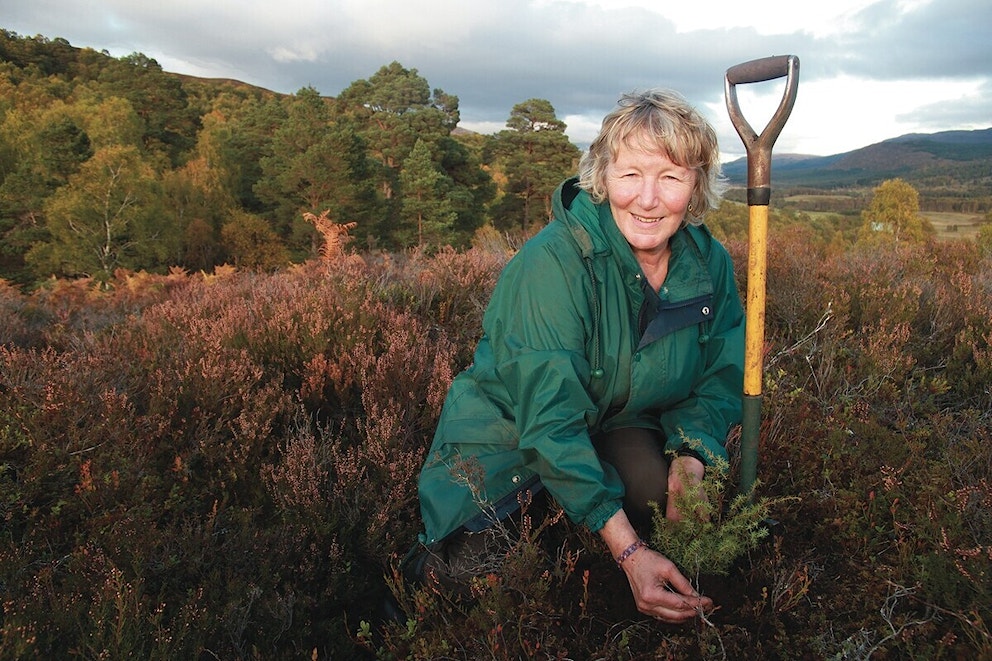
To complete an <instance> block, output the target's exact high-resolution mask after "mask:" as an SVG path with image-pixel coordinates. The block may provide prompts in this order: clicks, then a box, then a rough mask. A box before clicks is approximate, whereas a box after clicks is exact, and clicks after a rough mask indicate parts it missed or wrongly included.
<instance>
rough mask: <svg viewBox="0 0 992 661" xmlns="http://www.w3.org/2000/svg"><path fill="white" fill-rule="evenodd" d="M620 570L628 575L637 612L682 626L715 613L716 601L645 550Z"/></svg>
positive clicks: (665, 559)
mask: <svg viewBox="0 0 992 661" xmlns="http://www.w3.org/2000/svg"><path fill="white" fill-rule="evenodd" d="M620 568H621V569H623V570H624V573H626V574H627V580H628V581H629V582H630V589H631V591H632V592H633V593H634V604H635V605H636V606H637V610H639V611H640V612H642V613H644V614H645V615H649V616H651V617H653V618H655V619H656V620H661V621H662V622H668V623H669V624H681V623H683V622H686V621H688V620H691V619H694V618H695V617H696V616H698V615H700V614H702V613H704V612H706V611H709V610H712V608H713V601H712V600H711V599H710V598H709V597H704V596H702V595H700V594H699V593H698V592H696V591H695V590H694V589H693V587H692V584H691V583H690V582H689V580H688V579H687V578H686V577H685V576H683V575H682V574H681V573H680V572H679V570H678V569H677V568H676V567H675V563H673V562H672V561H671V560H669V559H668V558H666V557H665V556H663V555H662V554H660V553H658V552H657V551H653V550H651V549H650V548H646V547H645V548H642V549H640V550H638V551H637V552H635V553H634V554H633V555H631V556H630V557H628V558H627V559H626V560H625V561H624V562H623V564H622V565H620Z"/></svg>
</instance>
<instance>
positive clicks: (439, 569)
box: [403, 427, 668, 594]
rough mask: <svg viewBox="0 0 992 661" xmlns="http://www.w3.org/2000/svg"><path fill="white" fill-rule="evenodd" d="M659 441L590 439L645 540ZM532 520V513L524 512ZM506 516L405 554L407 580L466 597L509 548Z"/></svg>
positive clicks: (658, 480) (655, 490)
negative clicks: (620, 487)
mask: <svg viewBox="0 0 992 661" xmlns="http://www.w3.org/2000/svg"><path fill="white" fill-rule="evenodd" d="M664 440H665V439H664V436H663V435H662V434H661V432H657V431H654V430H651V429H640V428H635V427H627V428H623V429H617V430H614V431H612V432H609V433H604V434H599V435H597V436H596V437H594V438H593V447H594V448H595V449H596V453H597V454H598V455H599V459H600V461H601V462H605V463H608V464H609V465H611V466H612V467H613V468H614V469H616V471H617V473H618V474H619V476H620V479H621V481H622V482H623V484H624V489H625V495H624V499H623V508H624V511H625V512H626V514H627V518H629V519H630V522H631V524H632V525H633V526H634V528H635V529H636V530H637V531H638V532H639V533H640V534H641V535H642V536H648V535H650V529H651V518H652V516H653V513H654V512H653V510H652V509H651V506H650V505H649V503H651V502H655V503H657V504H658V506H659V507H660V508H661V510H662V511H663V512H664V508H665V499H666V495H667V491H668V461H667V459H666V458H665V454H664ZM545 497H546V496H545V492H543V491H542V492H541V493H539V494H537V495H536V496H535V498H534V503H533V505H534V506H536V507H537V508H538V509H539V510H541V511H543V505H544V503H545V501H544V499H545ZM528 514H530V515H531V516H532V517H533V516H534V511H533V510H531V511H529V512H528ZM518 516H519V512H517V513H514V514H511V515H510V516H509V517H507V519H508V520H504V521H502V522H500V523H499V524H497V525H494V526H492V527H491V528H487V529H486V530H482V531H479V532H469V531H467V530H461V531H458V532H455V533H453V534H452V535H450V536H449V537H447V538H446V539H444V540H442V541H441V542H439V543H437V544H433V545H431V546H430V547H429V548H426V549H425V548H423V547H421V548H420V549H419V550H415V551H413V552H411V554H410V555H409V556H408V557H407V559H406V560H405V561H404V570H403V571H404V575H405V576H406V578H407V580H409V581H412V582H415V583H420V584H424V583H426V582H432V583H433V582H436V583H438V584H440V586H441V587H443V588H445V589H447V590H449V591H452V592H461V593H463V594H467V586H468V583H469V581H470V580H471V578H472V577H473V576H481V575H484V574H486V573H489V572H492V571H496V570H498V567H499V564H500V558H502V557H505V554H506V553H507V552H508V551H509V549H510V548H511V546H512V544H513V534H514V532H515V530H516V523H517V521H516V519H517V518H518Z"/></svg>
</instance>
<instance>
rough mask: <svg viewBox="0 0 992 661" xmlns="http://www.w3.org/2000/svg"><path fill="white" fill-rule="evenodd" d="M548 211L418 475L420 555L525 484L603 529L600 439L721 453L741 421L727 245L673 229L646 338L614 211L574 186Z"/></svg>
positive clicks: (497, 295) (607, 481)
mask: <svg viewBox="0 0 992 661" xmlns="http://www.w3.org/2000/svg"><path fill="white" fill-rule="evenodd" d="M553 204H554V220H553V221H552V222H551V223H550V224H548V226H547V227H546V228H544V229H543V230H542V231H541V232H540V233H539V234H538V235H537V236H535V237H534V238H532V239H531V240H530V241H528V242H527V243H526V244H525V245H524V246H523V247H522V248H521V250H520V251H519V252H518V253H517V254H516V255H515V256H514V257H513V259H511V260H510V262H509V263H508V264H507V265H506V267H505V269H504V270H503V273H502V274H501V275H500V278H499V280H498V282H497V284H496V287H495V289H494V291H493V294H492V298H491V300H490V302H489V306H488V308H487V309H486V313H485V316H484V319H483V337H482V339H481V340H480V342H479V345H478V348H477V349H476V352H475V357H474V362H473V364H472V365H471V366H470V367H469V368H468V369H467V370H465V371H464V372H462V373H461V374H459V375H458V376H457V377H456V378H455V380H454V381H453V383H452V385H451V389H450V390H449V392H448V395H447V399H446V400H445V403H444V407H443V409H442V412H441V418H440V422H439V424H438V428H437V431H436V433H435V436H434V442H433V444H432V446H431V449H430V452H429V453H428V455H427V458H426V461H425V463H424V467H423V469H422V470H421V473H420V482H419V492H420V503H421V514H422V516H423V521H424V525H425V534H424V535H422V536H421V541H422V542H424V543H426V544H430V543H433V542H437V541H439V540H442V539H444V538H445V537H447V536H448V535H450V534H451V533H452V532H455V531H457V530H459V529H462V528H463V527H464V528H467V529H469V530H480V529H482V528H484V527H486V526H487V525H488V524H489V523H490V522H491V521H492V519H493V518H494V517H500V516H502V515H503V514H505V513H507V512H509V511H512V510H513V509H516V507H517V504H516V502H517V494H518V493H519V492H520V491H522V490H524V489H527V488H530V489H531V490H532V491H536V490H537V489H540V488H546V489H547V490H548V492H549V493H550V494H551V495H552V496H553V497H554V498H555V500H557V501H558V503H559V504H561V506H562V507H563V508H564V509H565V512H566V513H567V514H568V516H569V517H570V518H571V519H572V520H573V521H575V522H577V523H581V524H584V525H586V526H587V527H588V528H589V529H590V530H592V531H597V530H599V529H600V528H601V527H602V526H603V524H605V523H606V521H607V520H608V519H609V518H610V517H611V516H613V515H614V514H615V513H616V512H617V511H618V510H619V509H620V508H621V506H622V499H623V494H624V486H623V484H622V482H621V481H620V478H619V476H618V475H617V474H616V471H615V470H613V468H612V467H611V466H609V465H608V464H606V465H604V464H603V463H601V462H600V461H599V459H598V457H597V455H596V451H595V450H594V449H593V445H592V441H591V438H592V437H593V436H594V435H596V434H597V433H599V432H605V431H610V430H613V429H617V428H620V427H646V428H651V429H657V430H661V431H662V432H663V433H664V435H665V438H666V439H667V445H666V449H667V450H671V451H677V450H678V449H679V448H680V447H681V446H683V444H684V443H685V442H686V440H687V439H694V441H695V442H698V443H701V445H702V448H704V449H702V450H701V451H700V453H701V454H702V455H703V456H704V457H705V456H706V455H707V454H708V453H712V454H713V455H715V456H718V457H724V458H725V457H726V450H725V449H724V443H725V440H726V437H727V433H728V431H729V430H730V428H731V427H732V426H733V425H734V424H736V423H738V422H739V421H740V417H741V387H742V380H743V368H742V364H743V357H744V356H743V353H744V317H743V311H742V306H741V302H740V297H739V295H738V293H737V288H736V285H735V282H734V273H733V265H732V263H731V260H730V256H729V255H728V253H727V251H726V249H725V248H724V247H723V246H722V245H720V243H719V242H717V241H716V240H715V239H714V238H713V237H712V236H711V235H710V233H709V232H708V230H706V229H705V228H702V227H693V226H689V227H685V228H683V229H681V230H679V231H678V232H677V233H676V234H675V235H674V236H673V237H672V239H671V249H672V255H671V258H670V261H669V267H668V276H667V278H666V280H665V283H664V286H663V287H662V288H661V290H660V291H659V292H658V296H657V297H656V299H655V301H654V309H657V308H659V307H660V312H658V314H657V315H656V316H655V315H651V319H653V321H651V323H650V324H649V325H648V326H647V330H646V331H645V332H644V333H642V332H641V330H640V329H641V328H643V327H644V321H643V320H642V317H641V314H642V307H644V306H645V305H647V302H646V301H650V300H651V298H652V297H650V296H648V295H646V292H645V290H644V284H643V283H644V282H645V278H644V275H643V273H642V271H641V268H640V266H639V265H638V262H637V260H636V259H635V257H634V254H633V252H632V251H631V249H630V247H629V246H628V244H627V242H626V240H625V239H624V237H623V235H622V234H621V233H620V230H619V229H618V228H617V225H616V223H615V222H614V220H613V216H612V214H611V212H610V207H609V204H608V203H604V204H598V205H597V204H594V203H593V202H592V200H591V199H590V197H589V196H588V194H587V193H586V192H585V191H581V190H580V189H579V188H578V187H577V185H576V181H575V180H574V179H570V180H568V181H566V182H565V183H563V184H562V185H561V186H560V187H559V188H558V190H557V191H556V192H555V195H554V203H553ZM659 299H660V300H659ZM659 303H660V305H659ZM694 444H695V443H694V442H693V441H690V445H694Z"/></svg>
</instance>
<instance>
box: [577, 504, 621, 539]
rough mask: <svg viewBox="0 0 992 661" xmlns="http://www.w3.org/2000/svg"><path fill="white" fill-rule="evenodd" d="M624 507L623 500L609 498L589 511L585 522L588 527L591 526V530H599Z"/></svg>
mask: <svg viewBox="0 0 992 661" xmlns="http://www.w3.org/2000/svg"><path fill="white" fill-rule="evenodd" d="M622 508H623V503H622V501H619V500H608V501H606V502H605V503H603V504H602V505H600V506H598V507H597V508H596V509H594V510H593V511H591V512H589V515H588V516H586V518H585V521H583V523H584V524H585V525H586V527H587V528H589V531H590V532H599V530H600V529H601V528H602V527H603V526H605V525H606V522H607V521H609V520H610V519H611V518H613V515H614V514H616V513H617V512H619V511H620V510H621V509H622Z"/></svg>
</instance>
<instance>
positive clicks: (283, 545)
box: [0, 226, 992, 659]
mask: <svg viewBox="0 0 992 661" xmlns="http://www.w3.org/2000/svg"><path fill="white" fill-rule="evenodd" d="M727 245H728V247H729V248H730V249H731V252H732V254H733V256H734V258H735V261H736V263H737V264H738V268H739V270H740V272H739V274H738V278H739V284H740V285H741V286H742V288H743V280H744V272H743V265H744V264H745V263H746V259H745V256H746V244H745V243H744V242H742V241H740V240H737V239H733V238H730V239H728V240H727ZM508 256H509V253H508V252H507V251H506V250H505V249H504V248H500V247H499V245H498V242H494V244H493V245H492V246H482V245H478V246H477V247H475V248H472V249H468V250H464V251H454V250H442V251H438V252H434V253H428V252H424V251H416V250H415V251H408V252H398V253H391V254H387V253H380V252H367V253H362V254H358V253H352V254H327V255H325V256H324V258H322V259H320V260H311V261H308V262H306V263H304V264H300V265H297V266H293V267H291V268H288V269H284V270H281V271H278V272H274V273H260V272H255V271H251V270H245V269H234V268H228V267H222V268H217V269H216V270H215V271H214V272H213V273H209V274H206V273H203V272H187V271H183V270H180V269H173V270H172V271H171V272H169V273H167V274H158V275H152V274H147V273H144V272H127V271H117V272H116V273H115V274H114V277H113V278H111V279H110V280H108V281H106V282H100V283H96V282H90V281H87V280H76V281H66V280H52V281H49V282H47V283H45V285H44V286H41V287H39V288H37V289H34V290H33V291H31V292H29V293H25V292H23V291H22V290H20V289H16V288H14V287H12V286H8V285H0V518H2V524H0V525H2V528H0V533H2V534H0V595H2V620H0V632H2V638H0V657H2V658H4V659H15V658H33V657H45V658H75V657H81V658H115V659H116V658H149V659H191V658H200V659H283V658H285V659H296V658H308V659H309V658H322V659H323V658H335V659H338V658H386V659H388V658H408V659H438V658H450V659H476V658H487V659H519V658H576V659H578V658H599V659H655V658H657V659H665V658H705V659H723V658H731V659H733V658H759V657H764V658H768V659H796V658H808V659H825V658H830V659H869V658H900V659H902V658H905V659H960V658H969V659H970V658H992V625H990V622H992V606H990V605H992V577H990V570H992V514H990V512H992V485H990V480H992V475H990V474H992V449H990V441H992V438H990V437H992V391H990V389H989V384H990V383H992V349H990V343H992V263H990V259H989V256H988V255H987V254H986V255H984V256H983V255H982V253H981V252H980V251H979V249H978V246H977V245H976V244H975V243H974V242H968V241H960V242H933V241H925V242H921V243H918V244H915V245H902V244H898V243H879V244H871V243H861V244H854V245H852V246H847V247H845V246H838V245H837V243H836V242H834V243H827V242H825V241H822V240H820V239H818V238H817V237H815V236H813V234H812V232H811V231H809V230H807V229H804V228H802V227H800V226H790V227H786V228H784V229H776V232H774V233H773V238H772V241H771V245H770V249H769V284H768V287H769V292H768V294H769V301H768V318H767V337H766V358H765V365H766V374H765V401H764V416H763V423H762V430H761V457H760V461H759V467H758V478H759V484H758V487H757V490H756V491H757V493H756V496H760V497H762V498H768V499H770V500H769V501H768V502H770V503H771V505H770V507H769V508H768V511H767V512H762V516H764V515H765V514H767V515H768V517H767V518H768V519H773V520H774V521H765V522H764V524H763V525H765V526H766V529H767V534H765V535H763V536H762V537H761V538H760V539H756V540H755V543H754V544H753V545H750V546H749V547H748V550H745V551H744V552H735V559H734V560H733V562H732V563H731V564H730V565H729V567H728V568H727V570H726V572H725V573H723V572H721V571H707V567H706V566H703V567H700V568H699V569H698V571H694V572H693V577H694V580H696V581H698V583H699V585H700V588H701V589H702V590H704V591H705V592H706V593H707V594H709V595H711V596H712V597H713V598H714V600H715V601H716V602H717V604H718V605H719V609H718V610H717V611H715V612H714V613H711V614H709V615H708V617H707V618H706V619H705V621H700V622H699V623H698V624H697V625H694V626H688V627H670V626H665V625H659V624H658V623H656V622H655V621H653V620H650V619H647V618H644V617H642V616H640V615H639V614H638V613H637V612H636V610H635V609H634V607H633V604H632V602H631V598H630V593H629V589H628V588H627V585H626V580H625V579H624V577H623V575H622V573H621V572H619V571H618V570H617V568H616V566H615V565H614V563H613V561H612V560H611V558H609V557H608V555H607V554H606V552H605V548H604V547H603V545H602V543H601V542H600V541H599V540H598V538H597V536H595V535H592V534H590V533H589V532H588V531H585V530H583V529H581V528H579V527H577V526H575V525H573V524H571V523H570V522H569V521H568V520H567V519H566V518H565V517H563V516H561V514H560V511H559V510H558V509H557V508H555V507H554V506H553V505H552V507H551V508H550V509H549V510H548V511H543V510H538V509H537V508H535V510H534V512H533V515H531V514H530V513H528V516H526V517H524V519H523V524H522V525H521V529H519V530H512V531H511V530H508V531H507V538H508V541H509V542H510V550H509V552H508V553H507V554H506V556H505V557H503V558H501V559H500V562H499V563H498V564H496V565H495V566H494V567H493V569H492V571H491V572H490V573H489V574H487V575H486V576H484V577H483V579H481V580H479V581H478V582H477V583H476V584H474V585H473V586H472V591H473V597H474V598H473V599H471V600H459V599H455V598H452V597H451V596H449V595H444V594H440V593H437V592H434V591H432V590H430V589H422V588H418V587H416V586H412V585H408V584H406V583H405V582H404V581H403V579H402V577H401V576H400V575H399V574H398V572H397V567H398V565H399V562H400V560H401V559H402V558H403V556H404V555H405V554H406V552H407V550H408V549H409V548H410V546H411V544H412V542H413V540H414V539H415V537H416V534H417V532H418V530H419V513H418V509H417V499H416V478H417V473H418V471H419V468H420V465H421V463H422V462H423V460H424V458H425V455H426V452H427V448H428V446H429V443H430V439H431V435H432V433H433V427H434V423H435V421H436V419H437V416H438V413H439V410H440V406H441V403H442V401H443V397H444V394H445V392H446V389H447V386H448V384H449V383H450V381H451V379H452V378H453V376H454V375H455V374H456V373H457V372H458V371H459V370H460V369H462V368H463V367H465V366H466V365H468V364H469V362H470V361H471V358H472V355H471V352H472V349H473V346H474V342H475V340H476V339H477V338H478V332H479V324H480V318H481V314H482V311H483V309H484V306H485V303H486V301H487V299H488V295H489V292H490V291H491V289H492V286H493V284H494V282H495V279H496V277H497V275H498V273H499V270H500V268H501V267H502V265H503V264H504V263H505V261H506V259H507V258H508ZM730 448H731V462H730V465H729V466H728V467H727V471H728V475H727V480H726V482H727V485H729V486H728V488H729V489H731V490H732V489H733V484H734V480H735V479H736V463H735V454H734V450H735V449H736V439H735V438H733V437H732V438H731V440H730ZM727 498H728V502H730V499H731V498H732V494H728V496H727ZM528 512H530V510H528ZM728 553H730V551H728ZM717 555H719V552H718V551H717ZM387 592H389V593H390V594H393V595H394V597H395V598H396V600H397V601H398V602H399V604H400V605H401V606H402V607H403V609H404V612H405V614H406V621H405V622H403V623H398V622H391V621H384V620H383V618H382V617H381V616H380V614H379V613H378V609H377V607H378V605H379V603H380V602H381V600H382V598H383V596H384V595H385V594H386V593H387Z"/></svg>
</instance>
